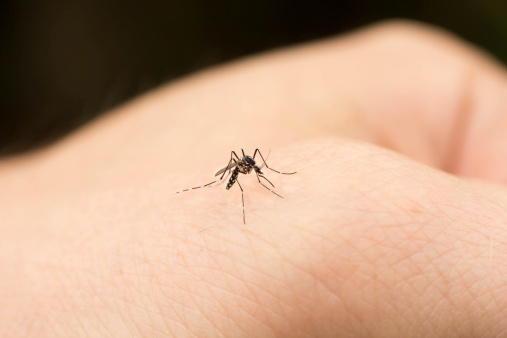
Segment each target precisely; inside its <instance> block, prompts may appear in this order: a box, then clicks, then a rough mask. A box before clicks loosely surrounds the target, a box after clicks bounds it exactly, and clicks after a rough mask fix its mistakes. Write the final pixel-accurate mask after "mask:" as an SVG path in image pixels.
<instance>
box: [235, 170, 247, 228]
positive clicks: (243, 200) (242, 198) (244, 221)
mask: <svg viewBox="0 0 507 338" xmlns="http://www.w3.org/2000/svg"><path fill="white" fill-rule="evenodd" d="M236 182H238V186H239V188H240V189H241V201H242V202H243V224H246V220H245V198H244V197H243V188H242V187H241V184H239V180H236Z"/></svg>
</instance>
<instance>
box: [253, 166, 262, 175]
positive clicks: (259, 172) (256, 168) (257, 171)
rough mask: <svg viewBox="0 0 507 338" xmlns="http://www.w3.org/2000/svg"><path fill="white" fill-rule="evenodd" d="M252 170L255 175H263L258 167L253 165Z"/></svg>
mask: <svg viewBox="0 0 507 338" xmlns="http://www.w3.org/2000/svg"><path fill="white" fill-rule="evenodd" d="M253 168H254V170H255V172H256V173H257V174H264V173H263V172H262V171H261V168H259V166H257V165H254V166H253Z"/></svg>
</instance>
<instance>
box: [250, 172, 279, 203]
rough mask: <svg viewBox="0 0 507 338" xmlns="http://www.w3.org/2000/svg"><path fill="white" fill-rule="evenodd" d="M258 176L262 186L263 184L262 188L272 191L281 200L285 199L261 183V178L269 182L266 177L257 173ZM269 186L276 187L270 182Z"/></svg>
mask: <svg viewBox="0 0 507 338" xmlns="http://www.w3.org/2000/svg"><path fill="white" fill-rule="evenodd" d="M256 174H257V180H258V181H259V183H260V184H262V186H263V187H264V188H266V189H268V190H269V191H271V192H272V193H273V194H275V195H276V196H278V197H280V198H283V197H282V196H280V195H278V194H277V193H276V192H274V191H273V190H271V189H270V188H269V187H268V186H267V185H265V184H264V183H262V182H261V179H260V178H261V177H262V178H263V179H265V180H266V181H268V182H269V180H268V179H267V178H266V177H264V176H263V175H259V174H258V173H256ZM269 184H271V185H272V186H273V187H274V185H273V183H271V182H269Z"/></svg>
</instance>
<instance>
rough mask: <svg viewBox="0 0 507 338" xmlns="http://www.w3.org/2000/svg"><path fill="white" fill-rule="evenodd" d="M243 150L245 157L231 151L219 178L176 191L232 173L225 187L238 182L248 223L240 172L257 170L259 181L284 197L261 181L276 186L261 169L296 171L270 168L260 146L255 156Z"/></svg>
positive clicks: (244, 221)
mask: <svg viewBox="0 0 507 338" xmlns="http://www.w3.org/2000/svg"><path fill="white" fill-rule="evenodd" d="M241 152H242V153H243V157H241V158H239V156H238V155H237V154H236V152H235V151H234V150H233V151H231V158H230V160H229V163H228V164H227V166H225V167H224V168H222V169H220V170H219V171H217V173H216V174H215V177H216V176H219V175H222V176H220V178H219V179H216V180H214V181H213V182H210V183H208V184H204V185H201V186H199V187H194V188H188V189H185V190H181V191H177V192H176V193H177V194H179V193H182V192H184V191H189V190H194V189H200V188H205V187H208V186H210V185H212V184H214V183H217V182H221V181H222V180H223V179H224V177H225V178H227V177H228V176H229V174H231V178H230V179H229V182H227V186H226V187H225V189H227V190H229V189H231V187H232V186H233V185H234V183H236V182H237V183H238V186H239V189H241V202H242V204H243V223H244V224H246V219H245V198H244V194H243V188H242V187H241V184H240V183H239V180H238V176H239V174H245V175H247V174H250V173H251V172H252V170H253V171H254V172H255V175H256V176H257V181H259V183H260V184H261V185H262V186H263V187H264V188H266V189H268V190H269V191H271V192H272V193H273V194H275V195H276V196H278V197H280V198H283V197H282V196H281V195H279V194H277V193H276V192H274V191H273V190H271V188H270V187H268V186H267V185H266V184H264V183H263V182H262V181H261V178H262V179H264V180H265V181H266V182H268V183H269V184H270V185H271V186H272V187H273V188H274V187H275V186H274V184H273V183H271V181H270V180H268V179H267V178H266V177H265V176H264V173H263V172H262V171H261V169H262V167H263V166H266V168H268V169H269V170H272V171H274V172H276V173H278V174H282V175H293V174H295V173H296V172H292V173H283V172H280V171H278V170H275V169H273V168H270V167H269V166H268V164H267V163H266V160H265V159H264V156H262V154H261V151H260V150H259V148H257V149H255V152H254V154H253V156H248V155H245V151H244V150H243V149H241ZM257 153H258V154H259V156H260V157H261V159H262V162H263V163H264V164H263V165H262V166H260V167H259V166H258V165H256V162H255V156H257ZM268 156H269V154H268ZM226 173H227V176H226V175H225V174H226Z"/></svg>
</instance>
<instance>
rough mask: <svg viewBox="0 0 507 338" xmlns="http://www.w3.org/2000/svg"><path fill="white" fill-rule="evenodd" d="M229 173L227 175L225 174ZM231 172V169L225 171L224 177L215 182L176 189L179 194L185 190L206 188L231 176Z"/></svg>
mask: <svg viewBox="0 0 507 338" xmlns="http://www.w3.org/2000/svg"><path fill="white" fill-rule="evenodd" d="M226 173H227V176H225V174H226ZM229 174H230V170H228V171H225V172H224V174H223V175H222V177H220V178H219V179H218V180H214V181H213V182H210V183H208V184H204V185H200V186H198V187H193V188H188V189H184V190H180V191H176V194H179V193H182V192H185V191H190V190H194V189H201V188H205V187H208V186H210V185H212V184H213V183H217V182H221V181H223V180H224V178H225V179H227V178H228V177H229ZM224 176H225V177H224Z"/></svg>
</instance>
